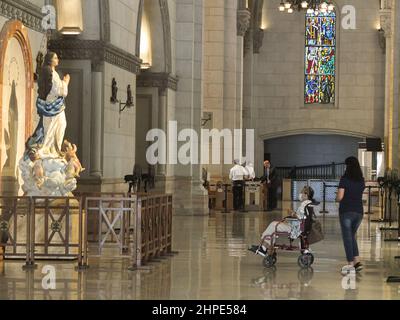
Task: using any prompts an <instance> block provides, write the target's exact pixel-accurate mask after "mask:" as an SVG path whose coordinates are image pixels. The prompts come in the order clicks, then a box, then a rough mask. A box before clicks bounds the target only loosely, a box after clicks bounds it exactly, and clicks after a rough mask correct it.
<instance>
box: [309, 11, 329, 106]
mask: <svg viewBox="0 0 400 320" xmlns="http://www.w3.org/2000/svg"><path fill="white" fill-rule="evenodd" d="M335 76H336V14H335V12H327V13H322V12H319V13H318V14H315V13H307V14H306V50H305V103H306V104H314V103H322V104H329V103H335Z"/></svg>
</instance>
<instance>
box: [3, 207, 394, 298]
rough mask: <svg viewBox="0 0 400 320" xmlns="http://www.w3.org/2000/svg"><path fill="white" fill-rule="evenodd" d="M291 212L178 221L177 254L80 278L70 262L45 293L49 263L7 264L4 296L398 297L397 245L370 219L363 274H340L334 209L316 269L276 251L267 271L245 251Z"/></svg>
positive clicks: (111, 265)
mask: <svg viewBox="0 0 400 320" xmlns="http://www.w3.org/2000/svg"><path fill="white" fill-rule="evenodd" d="M285 206H287V207H288V208H289V207H290V206H291V204H284V205H283V207H284V208H285ZM286 210H287V208H285V209H283V210H282V211H281V212H275V213H262V212H259V213H230V214H220V213H215V214H212V215H210V217H208V216H207V217H198V216H195V217H183V216H177V217H175V218H174V250H176V251H179V254H178V255H176V256H174V257H173V258H171V259H166V260H162V261H161V262H157V263H152V264H151V270H150V271H140V272H139V271H136V272H130V271H128V270H127V269H128V266H129V259H128V260H127V259H122V258H118V257H114V256H112V255H111V254H109V255H108V256H106V257H102V258H101V259H100V258H91V260H90V265H91V266H90V269H89V270H87V271H84V272H81V273H77V272H75V270H74V265H73V264H65V263H60V264H53V265H54V266H55V268H56V269H55V270H56V289H55V290H44V289H43V284H42V281H43V277H44V275H43V274H42V268H43V266H44V265H45V264H44V263H39V264H38V269H37V270H36V271H30V272H24V271H22V269H21V265H22V264H21V263H18V262H6V263H5V264H0V299H90V300H92V299H184V300H185V299H234V300H236V299H256V300H269V299H335V300H342V299H400V284H387V283H386V278H387V277H388V276H389V275H400V264H399V262H398V261H396V260H395V259H394V256H397V255H399V254H400V247H399V244H398V243H397V242H384V241H383V237H384V235H383V234H382V233H381V232H380V231H379V227H380V225H378V224H377V223H372V224H371V229H370V232H368V223H367V220H368V219H367V217H366V219H365V221H364V223H363V225H362V229H361V230H360V233H359V242H360V249H361V254H362V257H363V260H364V262H365V270H364V271H363V272H362V274H361V275H359V276H349V277H347V278H346V277H342V276H341V275H340V273H339V270H340V268H341V266H342V265H343V264H344V249H343V245H342V242H341V234H340V229H339V224H338V219H337V214H334V211H333V210H337V209H336V208H335V206H332V207H331V208H330V212H331V213H330V214H327V215H325V217H324V216H321V217H320V219H321V221H322V222H323V227H324V230H325V235H326V240H325V241H323V242H321V243H319V244H317V245H315V246H314V247H313V250H314V252H315V257H316V260H315V264H314V265H313V269H312V270H311V269H310V270H301V269H300V268H299V267H298V265H297V257H298V253H297V252H294V253H290V252H284V253H279V254H278V263H277V265H276V269H272V270H267V269H265V268H264V267H263V266H262V264H261V263H262V260H261V258H260V257H258V256H255V255H253V254H251V253H250V252H248V251H247V250H246V248H247V246H248V245H249V244H251V243H257V242H258V239H259V235H260V233H261V232H262V231H263V230H264V228H265V226H266V225H267V224H268V223H269V222H270V221H272V220H275V219H279V218H281V217H282V215H286ZM44 282H46V281H44ZM45 284H46V283H45Z"/></svg>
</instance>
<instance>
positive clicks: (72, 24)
mask: <svg viewBox="0 0 400 320" xmlns="http://www.w3.org/2000/svg"><path fill="white" fill-rule="evenodd" d="M57 29H58V31H59V32H60V33H61V34H63V35H70V36H71V35H72V36H73V35H79V34H81V33H82V32H83V13H82V0H57Z"/></svg>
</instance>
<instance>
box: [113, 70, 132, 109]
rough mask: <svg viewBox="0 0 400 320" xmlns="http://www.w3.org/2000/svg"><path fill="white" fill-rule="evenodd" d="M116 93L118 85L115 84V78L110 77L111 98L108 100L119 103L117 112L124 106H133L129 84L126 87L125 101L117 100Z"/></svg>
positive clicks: (124, 107)
mask: <svg viewBox="0 0 400 320" xmlns="http://www.w3.org/2000/svg"><path fill="white" fill-rule="evenodd" d="M117 94H118V86H117V81H116V80H115V78H113V79H112V84H111V98H110V102H111V103H112V104H117V103H118V104H119V113H120V114H121V113H122V112H123V111H124V110H125V109H126V108H131V107H133V106H134V103H133V96H132V89H131V85H130V84H129V85H128V87H127V88H126V96H127V98H126V102H122V101H121V100H118V98H117Z"/></svg>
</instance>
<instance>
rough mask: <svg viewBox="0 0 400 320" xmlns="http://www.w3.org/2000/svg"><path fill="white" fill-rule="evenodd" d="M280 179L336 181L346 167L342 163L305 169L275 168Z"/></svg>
mask: <svg viewBox="0 0 400 320" xmlns="http://www.w3.org/2000/svg"><path fill="white" fill-rule="evenodd" d="M276 169H277V172H278V176H279V177H280V178H281V179H297V180H310V179H319V180H328V179H330V180H336V179H340V177H342V176H343V174H344V172H345V170H346V165H345V164H344V163H334V162H333V163H331V164H324V165H316V166H305V167H277V168H276Z"/></svg>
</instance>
